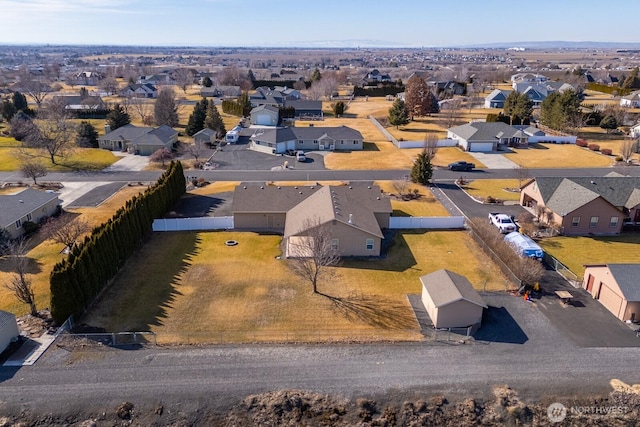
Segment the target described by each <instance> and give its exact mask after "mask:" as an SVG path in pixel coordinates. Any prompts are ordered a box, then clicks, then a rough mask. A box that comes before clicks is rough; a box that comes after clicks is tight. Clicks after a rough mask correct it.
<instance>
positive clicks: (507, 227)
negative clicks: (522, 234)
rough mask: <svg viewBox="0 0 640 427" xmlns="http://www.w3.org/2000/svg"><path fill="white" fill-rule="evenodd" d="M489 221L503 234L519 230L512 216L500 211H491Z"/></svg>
mask: <svg viewBox="0 0 640 427" xmlns="http://www.w3.org/2000/svg"><path fill="white" fill-rule="evenodd" d="M489 223H490V224H491V225H493V226H494V227H497V228H498V230H500V232H501V233H502V234H507V233H511V232H513V231H517V230H518V226H517V225H516V223H515V221H514V219H513V218H512V217H510V216H509V215H507V214H503V213H499V212H491V213H490V214H489Z"/></svg>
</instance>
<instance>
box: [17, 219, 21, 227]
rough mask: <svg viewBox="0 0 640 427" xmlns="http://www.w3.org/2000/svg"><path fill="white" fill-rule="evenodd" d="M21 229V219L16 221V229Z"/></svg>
mask: <svg viewBox="0 0 640 427" xmlns="http://www.w3.org/2000/svg"><path fill="white" fill-rule="evenodd" d="M20 227H22V220H21V219H19V220H17V221H16V228H20Z"/></svg>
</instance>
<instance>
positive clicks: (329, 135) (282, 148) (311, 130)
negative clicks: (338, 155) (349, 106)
mask: <svg viewBox="0 0 640 427" xmlns="http://www.w3.org/2000/svg"><path fill="white" fill-rule="evenodd" d="M250 141H251V142H250V143H249V148H250V149H253V150H256V151H262V152H263V153H268V154H282V153H285V152H287V150H296V151H297V150H303V151H352V150H358V151H359V150H362V149H363V144H364V138H363V136H362V134H361V133H360V132H359V131H357V130H355V129H352V128H350V127H347V126H337V127H321V126H308V127H283V128H261V129H257V130H256V132H255V133H254V134H253V135H252V136H251V138H250Z"/></svg>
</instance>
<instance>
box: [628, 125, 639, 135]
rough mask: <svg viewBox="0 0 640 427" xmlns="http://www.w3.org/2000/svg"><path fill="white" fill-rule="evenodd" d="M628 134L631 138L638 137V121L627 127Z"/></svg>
mask: <svg viewBox="0 0 640 427" xmlns="http://www.w3.org/2000/svg"><path fill="white" fill-rule="evenodd" d="M629 135H630V136H631V137H632V138H640V123H637V124H635V125H633V126H632V127H631V129H629Z"/></svg>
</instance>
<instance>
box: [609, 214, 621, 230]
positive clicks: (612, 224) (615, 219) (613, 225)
mask: <svg viewBox="0 0 640 427" xmlns="http://www.w3.org/2000/svg"><path fill="white" fill-rule="evenodd" d="M618 220H619V217H617V216H612V217H611V221H609V227H611V228H616V227H617V226H618Z"/></svg>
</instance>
